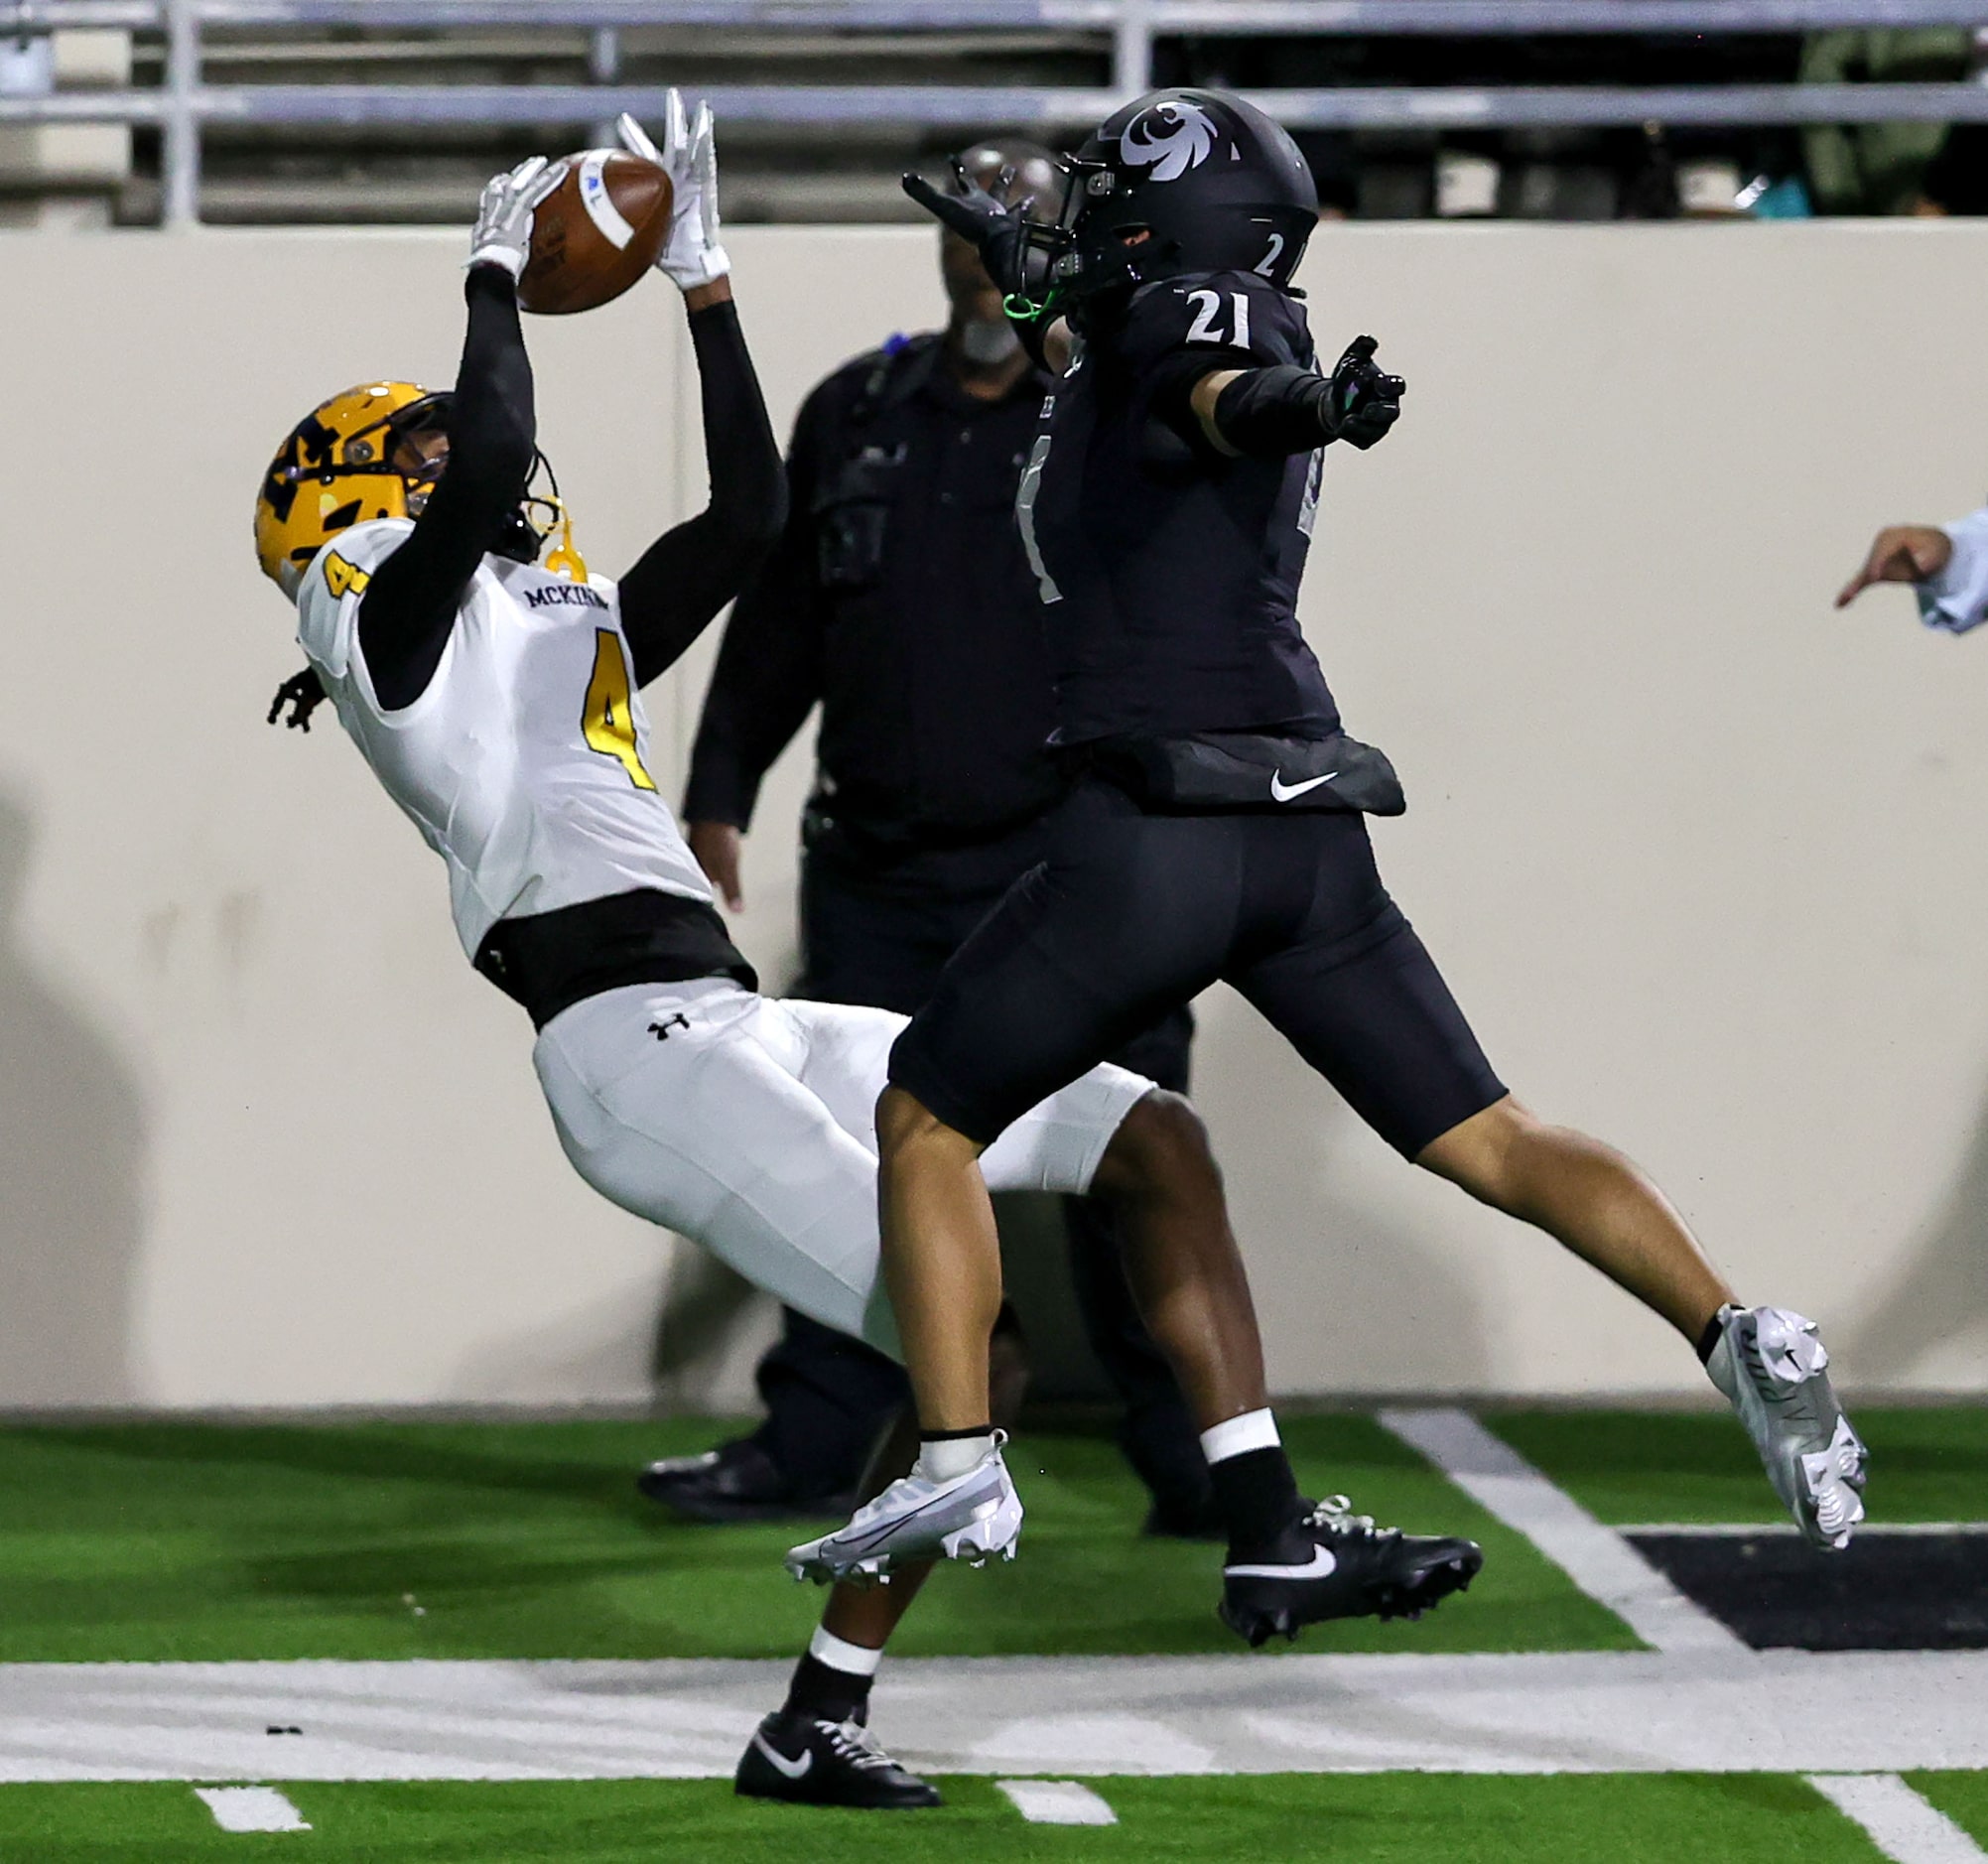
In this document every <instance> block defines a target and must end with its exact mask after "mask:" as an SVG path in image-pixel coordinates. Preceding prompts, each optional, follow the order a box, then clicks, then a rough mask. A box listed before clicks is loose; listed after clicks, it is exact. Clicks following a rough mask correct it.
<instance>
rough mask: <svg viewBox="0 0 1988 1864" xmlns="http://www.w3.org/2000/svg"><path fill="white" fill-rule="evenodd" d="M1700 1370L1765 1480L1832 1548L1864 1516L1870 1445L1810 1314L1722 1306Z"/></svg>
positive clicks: (1846, 1539)
mask: <svg viewBox="0 0 1988 1864" xmlns="http://www.w3.org/2000/svg"><path fill="white" fill-rule="evenodd" d="M1719 1326H1720V1331H1719V1339H1718V1343H1717V1344H1716V1345H1715V1346H1714V1347H1713V1348H1712V1356H1711V1358H1710V1359H1709V1360H1707V1361H1706V1363H1705V1370H1706V1371H1707V1372H1709V1373H1710V1374H1711V1375H1712V1383H1713V1384H1714V1385H1716V1386H1717V1387H1718V1388H1719V1390H1720V1391H1721V1392H1723V1393H1724V1394H1725V1395H1726V1397H1727V1398H1729V1399H1730V1400H1731V1401H1732V1406H1733V1409H1734V1410H1736V1411H1738V1412H1739V1414H1740V1422H1741V1423H1743V1424H1745V1425H1746V1427H1747V1434H1748V1435H1749V1436H1750V1437H1752V1438H1753V1440H1754V1448H1755V1449H1757V1450H1758V1451H1759V1452H1760V1458H1761V1461H1762V1462H1763V1463H1765V1464H1766V1465H1767V1474H1768V1480H1769V1481H1770V1482H1772V1483H1773V1484H1774V1488H1775V1493H1776V1494H1777V1495H1779V1496H1780V1497H1781V1499H1782V1500H1783V1501H1784V1502H1785V1503H1786V1504H1787V1505H1788V1508H1789V1512H1790V1513H1791V1514H1792V1515H1793V1516H1794V1519H1795V1521H1796V1523H1797V1524H1798V1525H1799V1527H1800V1529H1801V1531H1802V1532H1803V1533H1804V1534H1806V1535H1807V1536H1808V1539H1809V1541H1810V1543H1811V1544H1812V1545H1815V1546H1818V1547H1832V1548H1836V1549H1838V1550H1840V1549H1842V1548H1843V1547H1846V1546H1848V1545H1849V1544H1850V1532H1851V1530H1852V1529H1854V1528H1855V1527H1856V1525H1857V1524H1858V1523H1859V1522H1860V1521H1862V1520H1863V1519H1864V1498H1863V1488H1864V1474H1865V1470H1864V1465H1865V1463H1866V1461H1867V1460H1868V1457H1869V1452H1868V1451H1866V1449H1865V1448H1864V1445H1863V1443H1862V1442H1861V1441H1860V1440H1859V1438H1858V1436H1857V1433H1856V1432H1855V1431H1854V1430H1852V1429H1851V1428H1850V1420H1849V1418H1847V1417H1845V1416H1844V1415H1843V1407H1842V1406H1841V1405H1840V1404H1838V1403H1837V1401H1836V1393H1835V1390H1834V1388H1832V1387H1831V1385H1830V1383H1829V1372H1828V1367H1829V1350H1828V1348H1827V1347H1825V1346H1824V1345H1823V1344H1822V1342H1821V1341H1820V1340H1819V1339H1818V1338H1817V1337H1816V1334H1815V1323H1814V1321H1812V1320H1806V1319H1804V1318H1803V1317H1802V1316H1801V1315H1800V1314H1795V1313H1790V1312H1789V1310H1788V1309H1787V1308H1785V1307H1722V1308H1721V1309H1720V1310H1719Z"/></svg>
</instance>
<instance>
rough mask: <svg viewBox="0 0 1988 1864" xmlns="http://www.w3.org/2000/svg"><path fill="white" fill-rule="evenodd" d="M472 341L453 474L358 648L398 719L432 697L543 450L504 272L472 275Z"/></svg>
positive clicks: (395, 563) (377, 599) (366, 614)
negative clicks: (488, 559)
mask: <svg viewBox="0 0 1988 1864" xmlns="http://www.w3.org/2000/svg"><path fill="white" fill-rule="evenodd" d="M464 294H465V296H466V297H467V299H468V302H469V330H468V334H467V335H466V336H465V337H464V343H463V362H462V366H461V367H460V368H459V369H458V371H457V375H456V394H455V397H454V400H453V402H452V404H451V408H450V415H449V464H448V466H446V467H444V469H443V473H442V477H441V479H440V480H439V481H438V482H437V484H436V487H435V490H434V491H433V492H432V493H430V494H429V499H428V504H427V507H426V509H424V510H423V512H422V514H421V516H420V518H419V519H418V520H417V521H416V523H415V526H414V531H413V534H412V535H411V536H410V537H409V538H408V539H407V541H406V542H405V543H404V544H402V545H401V546H400V548H399V549H398V550H396V551H395V552H394V553H393V555H392V556H391V557H389V558H388V559H387V560H386V562H385V563H383V564H381V565H380V568H379V572H378V574H377V575H376V576H375V577H374V578H373V580H372V583H371V585H370V587H369V588H368V589H367V590H366V594H365V599H364V600H362V601H361V602H360V604H359V614H358V635H359V649H360V652H361V653H362V654H363V655H364V656H365V662H366V671H367V672H368V673H369V674H370V675H371V677H372V684H373V692H374V694H375V695H376V696H377V697H378V699H379V702H380V704H381V705H382V706H383V707H385V708H386V709H387V710H388V711H390V712H391V711H398V710H399V709H400V708H402V707H403V706H411V705H413V704H414V702H415V701H416V700H417V699H419V698H420V697H421V695H422V694H423V693H424V692H426V691H427V690H428V682H429V681H430V680H431V679H433V678H434V677H435V669H436V668H437V667H438V666H439V665H440V664H441V662H442V651H443V649H444V648H445V647H446V646H448V644H449V632H450V629H451V628H452V627H454V626H455V623H456V614H457V610H458V609H459V608H460V607H461V606H462V604H463V592H464V590H465V589H466V588H467V587H468V584H469V579H470V578H471V577H472V576H474V575H475V574H476V566H477V565H478V564H480V563H481V562H482V560H483V553H484V552H485V551H486V550H487V549H489V547H490V545H491V543H492V542H493V541H494V540H495V539H496V536H497V533H498V529H499V527H500V526H501V525H502V523H503V520H504V516H505V514H506V513H507V512H509V511H510V510H512V509H513V508H514V507H515V506H516V504H517V502H518V499H519V498H520V497H521V496H522V495H523V493H524V489H525V482H526V480H527V479H528V478H530V476H531V468H532V458H533V453H534V449H535V447H536V445H537V431H538V430H537V418H536V416H535V414H534V412H533V408H532V371H531V361H530V359H529V358H528V357H527V356H526V354H525V337H524V332H523V331H522V330H521V329H520V328H519V326H518V298H517V287H516V285H515V284H514V283H513V282H512V280H511V277H510V275H509V274H508V273H507V272H505V270H504V269H503V267H502V266H497V265H478V266H472V267H471V268H470V270H469V276H468V279H467V281H466V283H465V284H464Z"/></svg>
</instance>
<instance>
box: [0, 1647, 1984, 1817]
mask: <svg viewBox="0 0 1988 1864" xmlns="http://www.w3.org/2000/svg"><path fill="white" fill-rule="evenodd" d="M1411 1638H1412V1634H1411V1633H1405V1632H1404V1633H1403V1634H1402V1643H1403V1645H1404V1646H1405V1645H1408V1644H1409V1642H1410V1640H1411ZM788 1668H789V1665H788V1664H784V1663H778V1662H764V1663H735V1662H710V1663H698V1662H684V1661H679V1662H664V1663H429V1662H411V1663H295V1664H0V1782H6V1781H66V1780H179V1781H187V1782H190V1783H199V1785H201V1786H212V1785H218V1784H220V1783H222V1782H227V1781H239V1782H243V1783H251V1782H255V1783H259V1782H265V1781H267V1780H268V1779H269V1778H270V1776H271V1775H272V1774H277V1773H280V1776H281V1778H282V1779H284V1780H286V1781H313V1780H668V1779H675V1780H688V1779H703V1780H709V1779H721V1778H726V1777H729V1775H730V1773H731V1771H732V1769H733V1768H734V1767H735V1766H736V1765H737V1763H738V1757H739V1755H740V1753H742V1752H743V1750H744V1747H745V1743H746V1741H747V1740H748V1739H749V1738H750V1736H751V1733H752V1730H753V1729H754V1728H755V1727H756V1726H757V1725H758V1721H759V1718H760V1716H761V1715H763V1714H764V1713H765V1711H766V1707H767V1705H768V1703H772V1702H777V1701H779V1700H780V1697H781V1694H782V1692H783V1691H784V1690H785V1688H786V1686H787V1670H788ZM1790 1702H1798V1703H1799V1705H1800V1706H1799V1711H1798V1712H1783V1710H1782V1708H1781V1707H1780V1706H1779V1705H1783V1704H1787V1703H1790ZM874 1708H875V1715H874V1723H873V1725H874V1726H875V1728H876V1731H877V1733H878V1735H879V1736H880V1737H881V1738H882V1740H883V1741H884V1743H885V1744H886V1745H887V1746H888V1747H889V1748H890V1750H891V1752H892V1753H894V1754H895V1755H896V1756H897V1757H898V1758H899V1759H900V1760H902V1761H903V1762H904V1763H905V1764H906V1765H907V1766H909V1767H912V1768H915V1769H916V1770H917V1771H918V1772H920V1773H960V1774H980V1775H992V1776H994V1777H995V1778H997V1779H1012V1778H1014V1777H1016V1776H1017V1775H1030V1774H1033V1775H1040V1776H1043V1777H1046V1778H1049V1779H1056V1778H1066V1779H1067V1778H1068V1777H1069V1776H1070V1775H1072V1774H1082V1775H1084V1776H1085V1777H1086V1778H1091V1777H1095V1776H1101V1775H1107V1774H1145V1775H1198V1774H1265V1773H1388V1772H1393V1771H1396V1770H1401V1769H1410V1770H1417V1771H1424V1772H1439V1773H1472V1774H1561V1773H1672V1772H1687V1773H1697V1772H1704V1773H1735V1772H1746V1773H1773V1774H1853V1773H1901V1772H1909V1771H1911V1770H1913V1769H1916V1768H1988V1651H1923V1652H1922V1651H1857V1652H1832V1653H1809V1652H1806V1651H1765V1652H1760V1653H1757V1654H1755V1653H1749V1654H1748V1655H1747V1656H1746V1657H1745V1659H1744V1660H1743V1661H1740V1662H1734V1661H1733V1660H1731V1659H1729V1658H1727V1657H1725V1656H1723V1655H1720V1654H1718V1653H1708V1652H1703V1651H1691V1652H1684V1653H1681V1654H1672V1655H1665V1654H1663V1653H1660V1652H1655V1651H1631V1652H1623V1651H1614V1652H1611V1651H1582V1652H1567V1653H1562V1654H1559V1655H1553V1654H1543V1653H1525V1654H1519V1655H1504V1656H1475V1657H1442V1656H1433V1655H1431V1656H1385V1657H1384V1656H1366V1657H1356V1656H1346V1657H1322V1656H1304V1655H1300V1654H1296V1653H1293V1654H1292V1655H1290V1656H1286V1657H1279V1658H1277V1659H1276V1660H1274V1661H1270V1660H1267V1659H1264V1658H1260V1657H1250V1656H1248V1655H1245V1654H1242V1653H1238V1654H1237V1655H1235V1656H1233V1657H1121V1658H1104V1659H1083V1658H999V1659H992V1660H975V1659H972V1658H917V1659H905V1660H902V1661H900V1662H897V1663H894V1664H886V1665H885V1666H884V1668H883V1671H882V1673H881V1675H880V1677H879V1679H878V1683H877V1688H876V1695H875V1699H874ZM272 1723H276V1724H279V1725H285V1726H290V1725H294V1726H297V1727H300V1728H302V1729H303V1731H304V1732H303V1733H302V1734H301V1735H286V1736H284V1737H282V1738H281V1739H280V1740H272V1739H271V1738H270V1737H269V1736H268V1735H267V1734H266V1733H265V1732H264V1731H265V1729H266V1728H267V1727H268V1726H269V1725H270V1724H272Z"/></svg>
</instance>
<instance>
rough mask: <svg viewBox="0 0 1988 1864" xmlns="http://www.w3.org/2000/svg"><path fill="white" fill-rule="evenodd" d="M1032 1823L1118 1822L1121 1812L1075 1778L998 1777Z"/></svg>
mask: <svg viewBox="0 0 1988 1864" xmlns="http://www.w3.org/2000/svg"><path fill="white" fill-rule="evenodd" d="M994 1785H995V1786H996V1787H998V1788H999V1789H1000V1790H1001V1792H1003V1793H1004V1794H1006V1795H1007V1797H1009V1798H1010V1799H1011V1800H1013V1801H1014V1809H1015V1810H1016V1811H1017V1812H1019V1813H1020V1814H1021V1815H1022V1817H1023V1818H1025V1819H1027V1820H1028V1822H1029V1823H1030V1824H1031V1825H1116V1824H1117V1823H1118V1822H1119V1815H1118V1813H1116V1812H1115V1811H1113V1810H1112V1808H1111V1806H1110V1805H1109V1804H1108V1803H1107V1802H1106V1801H1105V1800H1104V1799H1102V1798H1100V1797H1098V1795H1097V1794H1095V1793H1093V1792H1092V1791H1091V1789H1090V1788H1089V1787H1087V1786H1084V1785H1083V1784H1082V1783H1081V1782H1078V1781H1075V1780H996V1781H995V1782H994Z"/></svg>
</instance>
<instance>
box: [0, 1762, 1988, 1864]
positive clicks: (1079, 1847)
mask: <svg viewBox="0 0 1988 1864" xmlns="http://www.w3.org/2000/svg"><path fill="white" fill-rule="evenodd" d="M1952 1778H1953V1777H1951V1776H1946V1777H1941V1776H1924V1777H1921V1782H1922V1784H1923V1783H1924V1782H1925V1781H1927V1780H1931V1781H1935V1782H1939V1783H1940V1784H1941V1785H1942V1786H1943V1785H1944V1784H1945V1782H1947V1781H1949V1780H1951V1779H1952ZM941 1784H942V1786H943V1789H944V1791H945V1793H946V1795H947V1797H948V1801H949V1803H948V1804H947V1805H946V1806H945V1807H944V1808H942V1809H940V1810H938V1811H928V1812H918V1813H901V1814H894V1815H886V1814H878V1815H868V1816H866V1815H864V1814H861V1813H849V1812H827V1813H823V1812H815V1811H807V1810H803V1809H800V1808H794V1807H786V1806H768V1805H760V1804H741V1803H740V1802H739V1801H738V1799H737V1798H735V1797H733V1795H732V1794H731V1792H730V1789H729V1787H728V1786H727V1785H726V1784H725V1783H724V1782H722V1781H709V1780H699V1781H598V1782H592V1781H590V1782H580V1783H573V1784H567V1783H560V1784H555V1785H548V1784H543V1783H516V1782H510V1783H502V1784H489V1785H462V1784H456V1785H411V1786H380V1785H369V1786H327V1785H318V1784H311V1785H303V1786H293V1787H286V1788H285V1789H284V1791H285V1792H286V1794H287V1795H288V1796H289V1797H290V1798H291V1800H292V1801H293V1802H294V1803H295V1804H296V1806H297V1808H298V1810H299V1811H300V1812H302V1813H303V1815H304V1816H305V1818H306V1819H308V1820H309V1821H310V1823H311V1826H312V1829H311V1830H310V1831H308V1832H281V1833H228V1832H222V1831H220V1830H218V1829H217V1828H216V1827H215V1825H214V1822H213V1820H212V1819H211V1818H210V1817H209V1816H208V1814H207V1811H206V1808H205V1807H204V1806H203V1805H201V1804H200V1802H199V1800H198V1799H196V1798H195V1797H194V1795H193V1793H192V1791H191V1790H190V1789H188V1788H186V1787H180V1786H163V1785H162V1786H152V1785H147V1786H70V1787H12V1788H8V1789H5V1790H4V1791H0V1857H4V1858H7V1859H10V1860H12V1859H15V1858H20V1859H32V1860H33V1861H34V1864H196V1861H197V1860H198V1864H207V1861H208V1860H220V1859H238V1860H240V1864H268V1860H272V1859H278V1858H296V1859H298V1860H300V1864H303V1861H304V1860H324V1864H361V1861H362V1860H363V1861H365V1864H372V1861H373V1860H379V1859H387V1858H391V1859H394V1860H396V1864H399V1861H401V1860H405V1864H541V1861H543V1864H553V1861H554V1860H558V1861H559V1864H566V1861H567V1860H576V1859H586V1860H588V1861H589V1864H925V1861H927V1860H930V1859H932V1858H934V1857H938V1856H942V1855H960V1856H964V1857H971V1858H973V1859H975V1860H978V1861H982V1864H1010V1861H1012V1864H1022V1861H1023V1860H1027V1864H1037V1860H1062V1859H1071V1860H1083V1861H1088V1860H1091V1859H1098V1860H1125V1861H1127V1864H1130V1861H1131V1860H1138V1859H1160V1860H1170V1861H1171V1860H1177V1861H1178V1864H1218V1861H1220V1864H1230V1861H1232V1860H1234V1861H1236V1864H1242V1861H1244V1860H1247V1861H1248V1864H1312V1861H1313V1860H1319V1861H1320V1864H1326V1861H1328V1860H1329V1861H1330V1864H1353V1861H1354V1860H1358V1864H1429V1860H1432V1859H1443V1860H1446V1864H1677V1861H1678V1860H1679V1859H1680V1858H1693V1859H1714V1858H1744V1857H1759V1856H1770V1855H1779V1856H1790V1857H1800V1858H1802V1859H1803V1860H1804V1861H1805V1864H1874V1860H1878V1859H1880V1857H1881V1853H1879V1852H1878V1851H1877V1850H1876V1849H1875V1847H1874V1846H1873V1845H1872V1843H1871V1841H1870V1840H1869V1839H1868V1838H1867V1837H1865V1836H1864V1834H1863V1833H1862V1832H1861V1831H1859V1830H1858V1829H1857V1827H1856V1826H1854V1825H1853V1824H1851V1823H1850V1822H1849V1820H1847V1819H1846V1818H1844V1817H1843V1816H1842V1814H1841V1813H1839V1812H1838V1811H1837V1810H1836V1809H1835V1808H1834V1807H1833V1806H1831V1805H1829V1804H1828V1803H1827V1802H1826V1801H1824V1800H1823V1799H1822V1798H1821V1797H1819V1796H1818V1795H1817V1794H1815V1793H1814V1792H1813V1791H1812V1790H1811V1789H1809V1788H1808V1787H1806V1786H1804V1785H1803V1784H1802V1783H1801V1782H1800V1781H1796V1780H1786V1779H1778V1778H1775V1777H1772V1776H1764V1775H1757V1774H1725V1775H1716V1776H1709V1777H1708V1776H1701V1775H1688V1774H1671V1775H1636V1774H1631V1775H1608V1774H1595V1775H1563V1776H1560V1777H1559V1778H1549V1779H1537V1778H1534V1779H1525V1778H1499V1777H1491V1778H1485V1777H1478V1776H1465V1777H1459V1776H1454V1775H1440V1774H1436V1775H1409V1776H1402V1775H1391V1774H1382V1775H1366V1776H1351V1777H1347V1776H1319V1775H1304V1774H1269V1775H1255V1776H1252V1777H1250V1778H1248V1779H1234V1778H1232V1779H1224V1780H1132V1779H1113V1780H1094V1781H1092V1782H1090V1783H1089V1784H1090V1785H1091V1786H1092V1787H1094V1788H1095V1789H1096V1790H1097V1791H1098V1792H1099V1793H1100V1794H1101V1795H1102V1796H1103V1797H1105V1799H1106V1800H1107V1802H1108V1803H1109V1804H1110V1805H1111V1807H1112V1809H1113V1810H1114V1811H1115V1812H1116V1813H1117V1814H1118V1816H1119V1823H1118V1824H1117V1825H1114V1826H1107V1827H1103V1828H1070V1827H1061V1828H1059V1827H1051V1826H1042V1825H1029V1824H1025V1823H1024V1822H1023V1821H1022V1819H1021V1817H1020V1816H1019V1815H1018V1814H1017V1813H1016V1812H1015V1810H1014V1809H1013V1807H1011V1806H1010V1805H1009V1804H1008V1803H1007V1801H1006V1800H1005V1799H1004V1798H1002V1797H1001V1796H1000V1795H999V1793H998V1792H997V1791H996V1790H995V1788H994V1784H993V1782H991V1781H988V1780H980V1779H952V1780H946V1781H944V1782H942V1783H941ZM1977 1803H1979V1801H1978V1800H1977ZM1976 1829H1977V1830H1979V1829H1981V1827H1979V1826H1977V1827H1976ZM1770 1833H1771V1834H1772V1838H1771V1840H1770V1839H1769V1836H1768V1834H1770Z"/></svg>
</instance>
